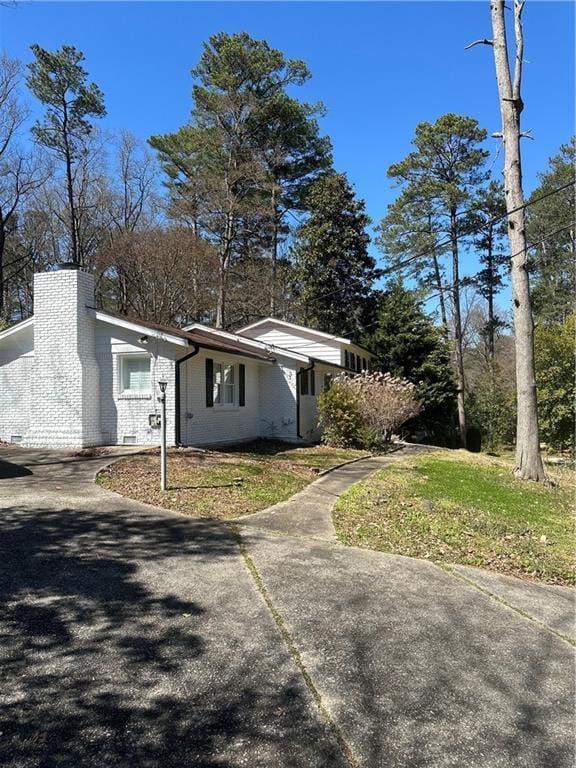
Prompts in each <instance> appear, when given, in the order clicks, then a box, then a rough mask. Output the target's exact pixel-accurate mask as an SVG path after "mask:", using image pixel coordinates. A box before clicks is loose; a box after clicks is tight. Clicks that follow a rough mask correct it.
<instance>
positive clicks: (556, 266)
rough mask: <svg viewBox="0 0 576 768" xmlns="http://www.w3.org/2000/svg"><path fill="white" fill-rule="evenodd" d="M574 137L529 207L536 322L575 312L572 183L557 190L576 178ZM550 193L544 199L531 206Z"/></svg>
mask: <svg viewBox="0 0 576 768" xmlns="http://www.w3.org/2000/svg"><path fill="white" fill-rule="evenodd" d="M575 161H576V137H574V138H572V139H571V141H570V143H569V144H563V145H562V146H561V147H560V151H559V153H558V154H557V155H555V156H554V157H552V158H551V159H550V164H549V169H548V170H547V171H546V172H545V173H541V174H540V175H539V178H540V184H539V185H538V187H537V188H536V189H535V190H534V192H533V193H532V195H531V196H530V200H529V201H528V202H529V206H528V208H527V210H526V215H527V229H528V240H529V242H530V243H531V244H535V245H536V248H535V249H534V250H533V251H532V258H531V259H530V272H531V282H532V306H533V312H534V319H535V321H536V322H537V323H544V324H545V325H551V324H555V323H562V322H563V320H565V319H566V317H568V315H569V314H570V313H571V312H572V311H573V307H574V301H575V298H576V296H575V289H576V258H575V254H576V248H575V245H576V239H575V230H576V225H575V224H574V220H575V205H574V186H568V187H567V188H565V189H563V190H562V191H561V192H558V193H556V192H554V190H556V189H558V187H562V186H564V185H566V184H568V183H569V182H570V181H573V180H574V175H575ZM549 192H552V193H553V194H551V195H549V196H548V197H546V198H545V199H544V200H541V201H540V202H537V203H534V204H532V201H533V200H537V199H538V198H540V197H542V196H543V195H546V194H548V193H549Z"/></svg>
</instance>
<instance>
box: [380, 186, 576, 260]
mask: <svg viewBox="0 0 576 768" xmlns="http://www.w3.org/2000/svg"><path fill="white" fill-rule="evenodd" d="M575 183H576V179H572V181H570V182H568V184H563V185H562V186H561V187H557V188H556V189H553V190H551V191H550V192H547V193H546V194H544V195H540V197H536V198H534V200H529V201H528V202H526V203H523V204H522V205H519V206H518V207H517V208H512V210H511V211H506V213H502V214H500V215H498V216H494V217H493V218H492V219H489V220H488V221H485V222H483V223H482V226H480V227H477V228H476V229H472V230H470V231H469V232H462V233H461V234H459V235H457V236H456V237H455V238H454V240H461V239H462V238H463V237H469V236H470V235H474V234H478V233H479V232H480V231H481V230H483V229H485V228H486V227H489V226H492V225H493V224H497V223H498V222H499V221H502V219H505V218H507V217H508V216H511V215H512V214H513V213H517V212H518V211H521V210H523V209H525V208H529V207H530V206H531V205H535V204H536V203H539V202H541V201H542V200H546V198H548V197H551V196H552V195H556V194H557V193H558V192H563V191H564V190H565V189H568V187H571V186H573V185H574V184H575ZM449 245H452V238H449V239H447V240H444V242H440V243H437V244H436V245H435V246H434V247H433V248H432V249H430V250H428V251H423V252H422V253H418V254H415V255H414V256H410V257H409V258H407V259H404V261H401V262H399V263H398V264H395V265H394V266H393V267H389V268H388V269H385V270H383V272H382V273H381V274H384V275H386V274H389V273H390V272H396V271H397V270H399V269H402V268H403V267H405V266H407V265H408V264H411V263H412V262H413V261H416V260H417V259H423V258H426V256H432V255H433V254H434V253H436V252H437V251H438V250H440V249H441V248H446V247H448V246H449ZM521 253H522V251H521ZM518 255H519V254H517V253H516V254H514V256H518ZM514 256H511V257H510V258H514Z"/></svg>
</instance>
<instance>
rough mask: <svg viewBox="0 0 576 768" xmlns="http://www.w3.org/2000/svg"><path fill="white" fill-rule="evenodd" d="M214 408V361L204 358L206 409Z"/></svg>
mask: <svg viewBox="0 0 576 768" xmlns="http://www.w3.org/2000/svg"><path fill="white" fill-rule="evenodd" d="M213 406H214V360H212V359H211V358H210V357H207V358H206V408H212V407H213Z"/></svg>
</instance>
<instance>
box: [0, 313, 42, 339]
mask: <svg viewBox="0 0 576 768" xmlns="http://www.w3.org/2000/svg"><path fill="white" fill-rule="evenodd" d="M31 325H34V315H32V316H31V317H28V318H27V319H26V320H22V321H21V322H20V323H16V325H12V326H10V328H6V329H5V330H3V331H0V342H2V341H4V339H7V338H9V337H10V336H13V335H14V334H15V333H19V332H20V331H24V330H25V329H26V328H29V327H30V326H31Z"/></svg>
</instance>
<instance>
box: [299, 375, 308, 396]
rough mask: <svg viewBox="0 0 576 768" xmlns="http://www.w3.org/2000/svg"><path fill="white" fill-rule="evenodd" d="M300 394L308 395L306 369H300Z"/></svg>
mask: <svg viewBox="0 0 576 768" xmlns="http://www.w3.org/2000/svg"><path fill="white" fill-rule="evenodd" d="M300 394H301V395H307V394H308V373H307V371H306V368H300Z"/></svg>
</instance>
